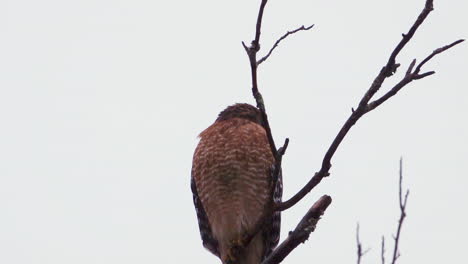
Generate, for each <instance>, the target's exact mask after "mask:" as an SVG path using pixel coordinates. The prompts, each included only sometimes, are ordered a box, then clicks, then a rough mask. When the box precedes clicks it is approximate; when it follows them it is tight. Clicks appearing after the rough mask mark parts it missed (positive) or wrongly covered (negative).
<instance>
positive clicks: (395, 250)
mask: <svg viewBox="0 0 468 264" xmlns="http://www.w3.org/2000/svg"><path fill="white" fill-rule="evenodd" d="M399 174H400V180H399V184H398V198H399V203H400V204H399V205H400V219H399V220H398V227H397V232H396V235H395V236H394V240H395V245H394V246H393V257H392V264H395V263H396V261H397V259H398V258H399V257H400V250H399V248H398V246H399V244H398V243H399V242H400V234H401V228H402V226H403V221H404V220H405V217H406V203H407V201H408V195H409V190H406V193H405V196H404V197H403V192H402V183H403V158H400V173H399Z"/></svg>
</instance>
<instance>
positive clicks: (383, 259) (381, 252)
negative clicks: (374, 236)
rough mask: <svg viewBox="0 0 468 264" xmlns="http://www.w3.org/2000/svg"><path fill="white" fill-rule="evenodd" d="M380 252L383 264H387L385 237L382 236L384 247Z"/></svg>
mask: <svg viewBox="0 0 468 264" xmlns="http://www.w3.org/2000/svg"><path fill="white" fill-rule="evenodd" d="M381 249H382V250H381V251H380V258H381V259H382V264H385V237H384V236H382V247H381Z"/></svg>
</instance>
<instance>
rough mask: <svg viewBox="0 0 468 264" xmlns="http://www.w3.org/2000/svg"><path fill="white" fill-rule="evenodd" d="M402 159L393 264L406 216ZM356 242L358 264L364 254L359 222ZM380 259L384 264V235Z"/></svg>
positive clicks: (401, 163) (398, 252)
mask: <svg viewBox="0 0 468 264" xmlns="http://www.w3.org/2000/svg"><path fill="white" fill-rule="evenodd" d="M402 185H403V159H402V158H400V170H399V183H398V201H399V207H400V218H399V219H398V226H397V231H396V235H395V236H394V237H393V239H394V242H395V244H394V245H393V256H392V263H391V264H395V263H396V261H397V259H398V258H399V257H400V249H399V246H400V245H399V242H400V235H401V228H402V227H403V221H404V220H405V217H406V203H407V202H408V196H409V190H408V189H407V190H406V192H405V195H404V196H403V191H402V189H403V186H402ZM356 233H357V234H356V243H357V247H358V253H357V257H358V264H359V263H360V260H361V257H362V256H364V254H365V253H366V252H364V253H362V252H361V247H362V246H361V242H360V241H359V224H358V227H357V231H356ZM380 259H381V261H382V264H385V237H384V236H382V244H381V252H380Z"/></svg>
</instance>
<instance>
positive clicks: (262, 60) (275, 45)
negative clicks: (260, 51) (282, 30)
mask: <svg viewBox="0 0 468 264" xmlns="http://www.w3.org/2000/svg"><path fill="white" fill-rule="evenodd" d="M313 27H314V25H310V26H308V27H304V25H302V27H299V28H296V29H295V30H292V31H288V32H286V34H284V35H283V36H282V37H281V38H279V39H278V40H277V41H276V42H275V44H274V45H273V47H271V49H270V51H268V53H267V55H265V56H264V57H263V58H261V59H259V60H258V61H257V66H258V65H260V64H261V63H262V62H264V61H266V60H267V59H268V57H270V55H271V53H272V52H273V50H275V49H276V47H278V44H279V43H280V42H281V41H282V40H283V39H285V38H287V37H288V36H289V35H292V34H294V33H297V32H299V31H301V30H309V29H311V28H313Z"/></svg>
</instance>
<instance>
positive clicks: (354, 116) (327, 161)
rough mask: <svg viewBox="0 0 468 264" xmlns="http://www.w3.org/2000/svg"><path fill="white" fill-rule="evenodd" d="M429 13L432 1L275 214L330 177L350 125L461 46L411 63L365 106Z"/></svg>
mask: <svg viewBox="0 0 468 264" xmlns="http://www.w3.org/2000/svg"><path fill="white" fill-rule="evenodd" d="M432 10H433V1H432V0H427V1H426V4H425V6H424V9H423V10H422V11H421V14H419V16H418V18H417V19H416V21H415V22H414V24H413V25H412V26H411V28H410V30H409V31H408V33H406V34H403V38H402V39H401V41H400V42H399V43H398V44H397V46H396V47H395V49H394V50H393V52H392V53H391V55H390V57H389V59H388V61H387V63H386V64H385V66H384V67H382V69H381V70H380V72H379V74H378V75H377V77H376V78H375V79H374V81H373V82H372V84H371V86H370V87H369V89H368V90H367V91H366V93H365V94H364V96H363V97H362V98H361V100H360V102H359V105H358V107H357V108H356V110H354V109H353V111H352V113H351V115H350V116H349V117H348V119H347V120H346V122H345V123H344V125H343V126H342V127H341V129H340V131H339V132H338V134H337V135H336V137H335V139H334V140H333V142H332V144H331V145H330V147H329V148H328V150H327V152H326V153H325V156H324V158H323V160H322V167H321V168H320V170H319V171H318V172H316V173H315V174H314V176H313V177H312V178H311V179H310V180H309V182H308V183H307V184H306V185H305V186H304V187H303V188H302V189H301V190H300V191H299V192H298V193H296V194H295V195H294V196H293V197H291V198H290V199H289V200H287V201H285V202H283V203H280V204H277V206H276V208H277V210H280V211H282V210H286V209H288V208H290V207H292V206H294V205H295V204H296V203H297V202H299V201H300V200H301V199H302V198H304V196H305V195H306V194H307V193H309V192H310V191H311V190H312V189H313V188H314V187H315V186H317V184H319V183H320V182H321V181H322V179H323V178H324V177H326V176H328V175H330V172H329V171H330V168H331V159H332V157H333V155H334V154H335V152H336V150H337V149H338V146H339V145H340V144H341V142H342V141H343V139H344V138H345V136H346V135H347V134H348V132H349V130H350V129H351V127H353V126H354V124H355V123H356V122H357V121H358V120H359V119H360V118H361V117H362V116H363V115H365V114H366V113H368V112H370V111H372V110H374V109H375V108H377V107H378V106H379V105H381V104H382V103H383V102H385V101H387V100H388V99H389V98H391V97H392V96H394V95H395V94H396V93H397V92H398V91H400V90H401V89H402V88H403V87H405V86H406V85H407V84H408V83H410V82H412V81H414V80H419V79H422V78H424V77H427V76H430V75H432V74H434V73H435V72H434V71H429V72H425V73H420V71H421V67H422V66H423V65H424V64H426V63H427V62H428V61H429V60H431V59H432V58H433V57H434V56H435V55H437V54H439V53H442V52H444V51H446V50H448V49H450V48H452V47H453V46H455V45H457V44H459V43H461V42H463V41H464V40H463V39H460V40H457V41H455V42H453V43H452V44H449V45H447V46H444V47H441V48H439V49H436V50H435V51H434V52H432V54H430V55H429V56H427V57H426V58H425V59H424V60H423V61H422V62H421V63H420V64H418V66H416V68H415V70H414V71H413V68H414V66H415V64H416V61H415V60H414V61H413V62H412V63H411V64H410V65H409V67H408V70H407V71H406V74H405V76H404V77H403V79H402V80H401V81H400V82H398V83H397V84H396V85H395V86H394V87H393V88H391V89H390V90H389V91H388V92H387V93H386V94H384V95H383V96H382V97H380V98H379V99H376V100H375V101H373V102H371V103H369V101H370V100H371V99H372V97H373V96H374V95H375V93H377V91H378V90H379V89H380V87H381V86H382V84H383V82H384V81H385V79H386V78H388V77H390V76H392V75H393V74H394V73H395V72H396V70H397V68H398V67H399V66H400V65H399V64H397V63H396V62H395V61H396V57H397V55H398V54H399V53H400V51H401V50H402V49H403V48H404V47H405V45H406V44H407V43H408V42H409V41H410V40H411V38H412V37H413V35H414V33H415V32H416V30H417V29H418V28H419V26H420V25H421V24H422V23H423V22H424V20H425V19H426V17H427V16H428V15H429V13H430V12H431V11H432Z"/></svg>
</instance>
